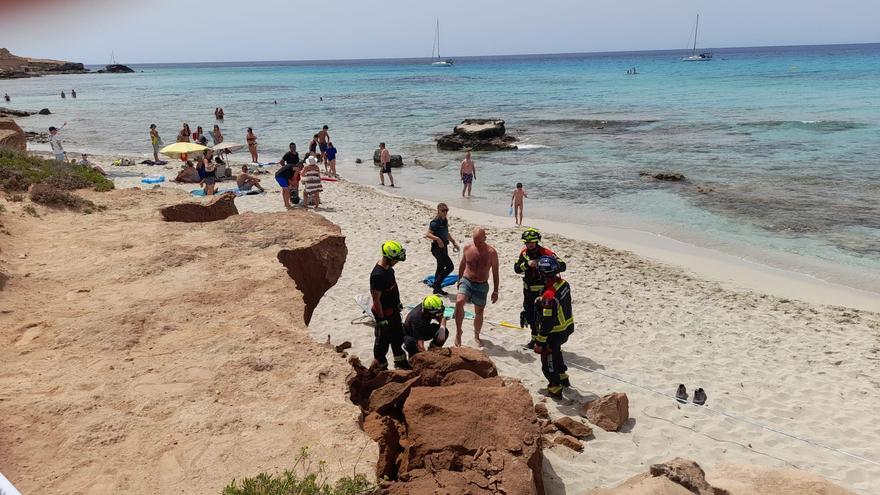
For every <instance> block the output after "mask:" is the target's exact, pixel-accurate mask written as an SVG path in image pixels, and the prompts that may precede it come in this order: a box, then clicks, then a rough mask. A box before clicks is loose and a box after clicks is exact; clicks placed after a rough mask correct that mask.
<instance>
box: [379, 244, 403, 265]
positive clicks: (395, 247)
mask: <svg viewBox="0 0 880 495" xmlns="http://www.w3.org/2000/svg"><path fill="white" fill-rule="evenodd" d="M382 256H384V257H385V258H388V259H389V260H391V261H406V249H403V246H401V245H400V243H399V242H397V241H385V243H384V244H382Z"/></svg>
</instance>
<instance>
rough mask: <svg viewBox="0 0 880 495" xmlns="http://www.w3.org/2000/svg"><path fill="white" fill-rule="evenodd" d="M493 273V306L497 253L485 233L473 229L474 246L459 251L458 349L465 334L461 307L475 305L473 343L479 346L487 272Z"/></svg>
mask: <svg viewBox="0 0 880 495" xmlns="http://www.w3.org/2000/svg"><path fill="white" fill-rule="evenodd" d="M490 270H491V271H492V285H493V289H492V297H491V301H492V304H495V303H496V302H497V301H498V289H499V280H498V252H497V251H495V248H494V247H492V246H490V245H489V244H488V243H487V242H486V231H485V230H483V229H482V228H476V229H474V233H473V242H471V243H469V244H467V245H465V247H464V249H463V250H462V256H461V262H460V263H459V265H458V277H459V279H458V295H457V296H456V297H455V331H456V335H455V345H456V346H461V334H462V331H463V330H464V329H463V328H462V324H463V323H464V305H465V304H466V303H468V302H470V303H473V305H474V342H475V343H476V344H477V345H478V346H481V345H483V343H482V341H480V330H482V329H483V310H484V309H485V308H486V301H487V300H488V299H489V271H490Z"/></svg>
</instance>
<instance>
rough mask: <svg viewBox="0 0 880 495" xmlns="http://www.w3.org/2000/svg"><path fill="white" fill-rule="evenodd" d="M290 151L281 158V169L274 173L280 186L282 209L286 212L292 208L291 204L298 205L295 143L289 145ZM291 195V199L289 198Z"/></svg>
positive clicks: (297, 156) (297, 172) (297, 168)
mask: <svg viewBox="0 0 880 495" xmlns="http://www.w3.org/2000/svg"><path fill="white" fill-rule="evenodd" d="M289 148H290V151H288V152H287V153H285V154H284V157H282V158H281V168H279V169H278V171H277V172H275V181H276V182H278V185H279V186H281V198H282V199H283V200H284V207H285V208H287V209H288V210H289V209H291V208H293V205H292V204H291V201H293V204H298V203H299V179H300V170H299V154H298V153H297V152H296V143H290V145H289ZM291 193H293V198H291Z"/></svg>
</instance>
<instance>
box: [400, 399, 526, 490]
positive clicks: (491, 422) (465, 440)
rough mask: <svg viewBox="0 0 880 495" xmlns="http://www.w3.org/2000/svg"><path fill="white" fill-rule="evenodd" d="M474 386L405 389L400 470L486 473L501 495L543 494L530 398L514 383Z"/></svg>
mask: <svg viewBox="0 0 880 495" xmlns="http://www.w3.org/2000/svg"><path fill="white" fill-rule="evenodd" d="M473 385H474V384H471V383H464V384H458V385H451V386H448V387H414V388H413V389H412V390H411V391H410V395H409V398H408V399H407V400H406V403H405V404H404V406H403V416H404V417H405V418H406V429H407V434H406V442H405V443H404V452H403V455H402V456H401V464H400V471H401V472H412V471H413V470H417V469H427V470H428V471H430V472H437V471H442V470H448V471H460V470H461V469H462V468H463V467H464V466H471V468H472V469H477V470H478V471H480V472H482V473H484V474H487V473H488V474H491V475H492V477H494V478H495V479H496V480H497V481H498V484H499V486H498V489H499V490H501V491H503V492H504V493H508V494H513V493H523V494H526V493H536V490H537V493H543V478H542V472H543V471H542V470H543V467H542V458H543V456H542V453H541V437H540V432H539V431H538V422H537V417H536V416H535V412H534V406H533V405H532V398H531V395H529V393H528V391H526V389H525V388H524V387H523V386H522V385H521V384H520V383H518V382H515V383H512V384H510V385H507V386H481V387H475V386H473ZM475 405H479V406H478V407H475ZM486 456H488V457H486ZM493 466H494V467H493ZM495 471H497V472H495ZM486 477H487V478H488V476H486ZM526 480H527V482H525V481H526ZM413 493H416V492H415V491H414V492H413Z"/></svg>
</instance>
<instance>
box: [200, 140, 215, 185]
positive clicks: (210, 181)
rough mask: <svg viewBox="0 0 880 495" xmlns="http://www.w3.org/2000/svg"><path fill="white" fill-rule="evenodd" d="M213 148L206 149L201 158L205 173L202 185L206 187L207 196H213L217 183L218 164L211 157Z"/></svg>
mask: <svg viewBox="0 0 880 495" xmlns="http://www.w3.org/2000/svg"><path fill="white" fill-rule="evenodd" d="M211 158H212V157H211V150H205V153H204V154H203V155H202V158H201V159H200V161H201V163H202V168H203V169H204V170H205V175H204V177H202V185H203V186H204V187H205V196H213V195H214V188H215V185H216V184H217V164H216V163H214V160H212V159H211Z"/></svg>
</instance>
